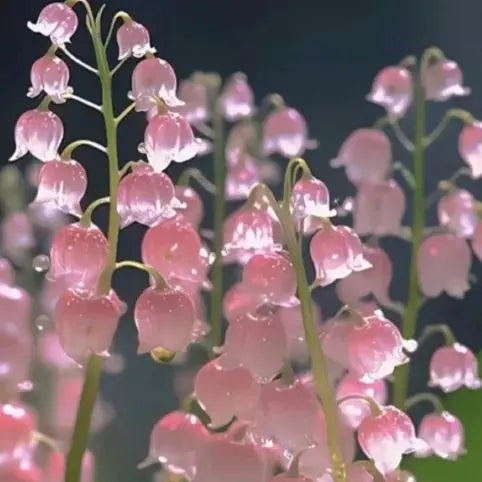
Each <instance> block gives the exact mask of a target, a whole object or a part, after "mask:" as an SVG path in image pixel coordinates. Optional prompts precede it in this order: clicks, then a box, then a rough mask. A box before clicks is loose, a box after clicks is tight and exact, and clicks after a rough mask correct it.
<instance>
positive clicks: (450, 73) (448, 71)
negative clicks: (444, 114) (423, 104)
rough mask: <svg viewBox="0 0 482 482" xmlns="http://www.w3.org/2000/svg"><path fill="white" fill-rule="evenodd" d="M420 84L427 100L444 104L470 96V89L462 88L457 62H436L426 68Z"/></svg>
mask: <svg viewBox="0 0 482 482" xmlns="http://www.w3.org/2000/svg"><path fill="white" fill-rule="evenodd" d="M422 83H423V86H424V89H425V96H426V98H427V99H429V100H435V101H439V102H444V101H446V100H448V99H450V98H451V97H460V96H465V95H468V94H470V88H468V87H465V86H464V82H463V74H462V70H461V69H460V67H459V65H458V64H457V62H454V61H453V60H449V59H440V60H436V61H434V62H432V63H431V64H429V65H428V66H426V68H425V69H424V70H423V71H422Z"/></svg>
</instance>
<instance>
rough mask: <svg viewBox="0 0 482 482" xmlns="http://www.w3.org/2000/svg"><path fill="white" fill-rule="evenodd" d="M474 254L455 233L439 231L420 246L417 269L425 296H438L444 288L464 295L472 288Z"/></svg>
mask: <svg viewBox="0 0 482 482" xmlns="http://www.w3.org/2000/svg"><path fill="white" fill-rule="evenodd" d="M471 263H472V256H471V253H470V249H469V246H468V244H467V242H466V241H464V240H463V239H460V238H458V237H457V236H454V235H453V234H435V235H433V236H430V237H428V238H426V239H425V240H424V241H423V242H422V244H421V245H420V249H419V251H418V255H417V269H418V280H419V283H420V289H421V290H422V292H423V294H424V295H425V296H429V297H432V298H434V297H436V296H439V295H440V294H441V293H442V291H445V292H446V293H447V294H448V295H450V296H453V297H454V298H463V297H464V295H465V292H466V291H468V290H469V288H470V286H469V272H470V265H471Z"/></svg>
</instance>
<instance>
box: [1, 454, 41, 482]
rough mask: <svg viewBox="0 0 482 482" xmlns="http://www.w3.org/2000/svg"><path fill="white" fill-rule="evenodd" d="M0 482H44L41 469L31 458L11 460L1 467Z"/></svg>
mask: <svg viewBox="0 0 482 482" xmlns="http://www.w3.org/2000/svg"><path fill="white" fill-rule="evenodd" d="M0 480H5V481H7V480H8V482H43V480H44V479H43V476H42V472H41V471H40V469H39V468H38V467H37V466H36V465H35V464H34V463H33V461H32V460H30V459H29V458H23V459H20V460H15V459H12V460H9V461H8V462H5V463H4V464H1V465H0Z"/></svg>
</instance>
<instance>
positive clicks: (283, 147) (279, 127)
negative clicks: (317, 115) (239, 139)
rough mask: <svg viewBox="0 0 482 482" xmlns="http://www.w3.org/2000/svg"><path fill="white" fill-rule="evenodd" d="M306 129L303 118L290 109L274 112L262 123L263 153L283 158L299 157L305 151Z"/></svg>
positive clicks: (285, 108) (284, 108)
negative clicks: (274, 154) (275, 154)
mask: <svg viewBox="0 0 482 482" xmlns="http://www.w3.org/2000/svg"><path fill="white" fill-rule="evenodd" d="M307 141H308V127H307V125H306V121H305V119H304V118H303V116H302V115H301V114H300V113H299V112H298V111H297V110H296V109H293V108H292V107H283V108H280V109H277V110H274V111H273V112H271V113H270V114H268V116H267V117H266V119H265V120H264V122H263V141H262V145H263V152H264V153H265V154H267V155H270V154H273V153H276V152H277V153H279V154H281V155H283V156H285V157H295V156H300V155H302V154H303V152H304V151H305V149H306V143H307Z"/></svg>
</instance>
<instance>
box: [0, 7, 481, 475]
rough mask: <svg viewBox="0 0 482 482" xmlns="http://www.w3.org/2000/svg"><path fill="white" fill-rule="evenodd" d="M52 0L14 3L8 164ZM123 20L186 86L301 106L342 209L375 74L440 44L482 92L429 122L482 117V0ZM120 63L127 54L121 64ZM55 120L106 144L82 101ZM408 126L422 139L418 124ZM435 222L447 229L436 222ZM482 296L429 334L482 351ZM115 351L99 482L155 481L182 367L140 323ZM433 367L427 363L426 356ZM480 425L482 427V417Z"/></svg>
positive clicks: (450, 167)
mask: <svg viewBox="0 0 482 482" xmlns="http://www.w3.org/2000/svg"><path fill="white" fill-rule="evenodd" d="M47 3H48V2H46V1H44V0H23V1H22V2H19V1H15V0H4V1H3V2H2V5H1V6H0V17H1V19H2V28H1V29H0V54H1V57H0V58H1V62H2V68H1V69H0V86H1V89H0V106H1V110H0V123H1V126H2V135H1V136H0V159H1V161H0V162H1V163H2V165H3V164H6V163H7V159H8V157H9V156H10V154H11V153H12V152H13V148H14V145H13V127H14V123H15V120H16V119H17V117H18V116H19V115H20V114H21V113H22V112H23V111H25V110H26V109H29V108H32V106H35V105H36V101H33V102H32V101H30V100H29V99H27V98H26V97H25V93H26V92H27V88H28V86H29V72H30V67H31V64H32V62H33V61H34V60H35V59H37V58H38V57H39V56H41V55H42V54H43V53H44V52H45V50H46V48H47V45H48V44H47V40H46V39H44V38H43V37H41V36H38V35H34V34H33V33H32V32H30V31H29V30H28V29H27V28H26V22H27V21H28V20H35V19H36V18H37V15H38V12H39V11H40V9H41V8H42V7H43V6H44V5H45V4H47ZM91 3H92V4H93V7H94V8H95V9H98V8H99V7H100V5H101V3H102V2H101V1H97V0H94V1H92V2H91ZM117 10H125V11H127V12H128V13H130V14H131V15H132V16H133V17H134V18H135V19H136V20H138V21H139V22H141V23H143V24H145V25H146V26H147V27H148V28H149V30H150V32H151V40H152V43H153V45H155V46H156V47H157V49H158V53H159V56H160V57H162V58H165V59H166V60H168V61H169V62H170V63H171V64H172V65H173V67H174V68H175V70H176V72H177V74H178V78H180V79H182V78H185V77H187V76H188V75H189V74H190V73H191V72H193V71H196V70H204V71H216V72H219V73H220V74H221V75H222V76H223V77H227V76H229V75H230V74H232V73H234V72H237V71H242V72H244V73H246V74H247V76H248V79H249V82H250V84H251V86H252V87H253V89H254V91H255V93H256V97H257V100H258V101H260V100H261V99H262V98H263V97H264V96H265V95H267V94H269V93H273V92H277V93H280V94H281V95H282V96H283V97H284V98H285V100H286V102H287V103H288V104H290V105H292V106H294V107H296V108H297V109H298V110H299V111H300V112H301V113H302V114H303V115H304V116H305V117H306V119H307V121H308V124H309V127H310V137H313V138H315V139H318V140H319V143H320V145H319V148H318V149H317V150H315V151H311V152H309V153H308V154H307V156H306V157H307V160H308V161H309V163H310V166H311V168H312V170H313V172H314V173H315V174H316V175H317V176H319V177H320V178H321V179H323V180H324V181H325V183H326V184H327V185H328V186H329V188H330V190H331V194H332V197H333V199H334V200H335V202H342V201H343V199H344V198H345V197H347V196H349V195H352V194H353V187H352V186H351V185H350V184H349V183H348V181H347V180H346V177H345V175H344V173H343V172H342V171H341V170H338V171H335V170H332V169H331V168H330V166H329V160H330V159H331V158H333V157H334V156H335V154H336V152H337V150H338V148H339V146H340V144H341V142H342V141H343V140H344V138H345V137H346V136H347V135H348V134H349V133H350V132H351V131H352V130H353V129H354V128H357V127H361V126H368V125H371V124H373V122H374V121H375V120H376V119H377V118H378V117H380V116H382V115H383V112H382V111H381V110H380V109H379V108H378V107H376V106H373V105H371V104H369V103H368V102H366V100H365V95H366V94H367V92H368V91H369V89H370V85H371V82H372V79H373V77H374V75H375V74H376V72H377V71H378V70H379V69H381V68H382V67H383V66H386V65H389V64H392V63H397V62H399V61H400V60H401V59H402V58H403V57H404V56H406V55H409V54H415V55H420V54H421V52H422V51H423V50H424V49H425V48H426V47H429V46H432V45H436V46H439V47H441V48H442V49H443V50H444V51H445V53H446V55H447V56H448V57H449V58H453V59H454V60H456V61H457V62H458V63H459V65H460V66H461V68H462V69H463V71H464V74H465V84H466V85H468V86H470V87H471V88H472V91H473V94H472V95H471V96H470V97H468V98H465V99H462V100H458V101H456V102H454V103H452V102H449V103H445V104H443V105H438V104H437V105H436V104H433V105H430V110H429V114H428V123H429V125H432V126H433V125H435V124H436V123H437V120H438V119H439V118H440V117H441V116H442V115H443V112H444V111H445V109H447V108H449V107H452V106H453V105H457V106H460V107H462V108H465V109H468V110H470V111H471V112H473V114H474V115H475V117H479V118H480V117H482V52H481V50H480V48H477V46H480V45H481V44H482V33H481V30H480V23H481V21H482V3H481V2H480V1H479V0H464V1H463V2H454V1H453V0H423V1H420V0H406V1H404V2H390V1H381V0H351V1H348V0H346V1H338V2H333V1H332V2H328V1H320V0H317V1H314V0H313V1H310V0H304V1H294V0H291V1H289V0H276V1H274V0H271V1H270V0H265V1H263V2H261V1H255V0H245V1H244V2H229V1H218V0H204V1H202V2H200V1H196V0H183V1H179V0H110V1H108V0H107V9H106V12H105V15H104V18H105V19H109V20H110V17H111V15H112V14H114V13H115V11H117ZM80 11H81V9H80V8H79V12H80ZM81 30H82V29H81ZM71 50H72V51H73V52H74V53H75V54H76V55H78V56H79V57H80V58H82V59H86V60H90V61H92V57H93V54H92V48H91V45H90V42H89V39H88V37H87V35H86V33H85V31H82V32H79V33H78V34H77V35H76V36H75V37H74V39H73V44H72V46H71ZM115 53H116V52H115V48H113V50H112V58H113V59H114V58H115ZM132 67H133V63H131V62H128V63H127V64H126V65H125V66H124V68H123V69H122V72H121V73H119V74H118V78H116V81H117V82H116V87H115V101H116V105H117V110H118V111H119V110H120V109H122V108H123V107H124V106H126V105H127V103H128V100H127V91H128V90H129V80H130V72H131V71H132ZM71 74H72V78H71V85H72V86H73V87H74V88H75V91H76V93H77V94H78V95H81V96H83V97H86V98H89V99H91V100H93V101H94V102H98V101H99V87H98V85H97V84H96V79H95V78H94V77H93V76H92V75H91V74H89V73H86V72H84V71H81V70H80V69H79V68H78V67H76V66H72V67H71ZM452 104H453V105H452ZM54 110H55V111H56V112H57V113H58V114H60V115H61V117H62V119H63V121H64V124H65V127H66V139H65V140H66V142H69V141H71V140H73V139H76V138H91V139H94V140H99V141H101V140H102V137H103V125H102V123H101V120H100V118H99V117H98V116H96V114H95V113H94V112H93V111H90V110H88V109H86V108H85V107H83V106H81V105H78V104H75V103H73V102H71V103H67V105H63V106H54ZM144 127H145V119H144V117H143V116H142V115H132V118H130V119H128V120H127V121H126V122H125V125H124V126H123V127H122V131H121V136H120V146H119V147H120V154H121V159H122V161H123V162H126V161H128V160H133V159H137V158H138V153H137V146H138V144H139V142H140V141H141V139H142V133H143V129H144ZM405 128H406V130H407V132H410V129H411V122H410V117H408V119H407V120H406V122H405ZM459 129H460V125H458V124H457V121H454V122H453V123H452V124H451V127H450V128H449V129H448V130H447V132H446V134H445V135H444V136H443V138H442V139H441V140H439V141H438V142H437V143H436V144H435V145H434V146H433V147H431V148H430V150H429V151H428V153H427V169H426V172H427V190H428V191H432V190H433V189H434V188H435V187H436V184H437V181H438V180H439V179H440V178H448V177H450V174H451V173H452V172H453V171H454V170H456V169H458V168H459V167H460V166H461V164H462V161H461V160H460V159H459V157H458V154H457V149H456V139H457V133H458V131H459ZM395 152H396V157H395V160H400V161H403V162H406V163H409V162H410V158H409V157H408V156H407V155H406V153H404V152H403V151H402V150H396V151H395ZM76 158H77V159H78V160H79V161H81V162H82V163H83V164H84V166H85V167H86V169H87V170H88V174H89V191H88V197H87V199H93V198H94V197H98V196H100V195H105V193H106V189H107V165H106V161H105V159H104V158H103V157H102V155H98V154H97V153H96V152H95V151H92V150H89V149H83V150H80V149H79V150H78V151H77V155H76ZM280 162H281V163H285V161H280ZM25 163H26V160H25V159H23V160H21V161H19V164H20V165H22V164H25ZM196 164H197V165H198V166H199V167H201V168H202V169H203V170H204V172H206V173H207V174H208V175H210V174H211V166H210V158H209V157H205V158H201V160H199V161H196ZM170 173H171V174H173V178H175V177H176V175H177V174H178V172H176V171H175V170H174V171H172V170H171V171H170ZM462 185H464V186H467V187H469V188H470V189H471V190H472V192H473V193H474V194H475V196H476V197H478V198H479V199H480V198H482V184H481V181H478V182H473V181H462ZM206 212H207V215H206V217H205V224H206V226H208V227H209V226H210V223H211V220H210V217H209V209H206ZM431 220H432V222H433V221H434V218H433V213H432V218H431ZM97 221H98V223H99V224H100V225H105V221H106V216H105V212H103V211H102V210H99V213H98V215H97ZM142 234H143V229H141V228H140V227H130V228H129V229H127V230H125V232H122V235H121V249H120V256H121V258H123V259H126V258H130V259H137V258H138V257H139V247H140V241H141V239H142ZM387 246H388V249H389V250H390V253H391V254H392V255H393V259H394V262H395V264H396V265H397V266H398V267H399V268H400V269H399V270H398V271H397V275H396V277H395V279H394V282H393V295H394V297H395V298H396V299H400V300H402V299H404V296H405V293H404V286H405V285H406V280H407V273H406V272H405V271H406V270H405V269H404V268H405V267H406V261H407V254H408V251H407V246H406V245H405V244H404V243H403V242H401V241H393V242H389V243H388V245H387ZM474 273H475V276H476V277H479V278H480V277H481V276H482V269H481V267H480V264H479V263H478V262H475V263H474ZM115 284H116V289H117V290H118V293H119V295H120V297H121V298H122V299H124V300H126V301H127V302H128V303H129V304H130V306H132V305H133V302H134V301H135V298H136V296H137V295H138V293H139V292H140V290H141V289H142V287H143V286H145V278H144V277H143V276H142V274H138V273H134V272H123V273H120V274H118V275H117V276H116V279H115ZM481 286H482V285H481V284H480V283H479V282H476V283H475V284H474V285H473V287H472V290H471V291H470V292H469V294H468V295H467V297H466V299H465V300H464V301H457V300H454V299H452V298H448V297H442V298H441V299H440V300H438V301H437V302H433V303H431V304H430V306H429V307H428V308H427V309H426V310H424V311H423V313H422V318H423V320H422V324H423V323H426V322H433V321H436V322H448V323H449V324H450V325H451V326H452V327H453V329H454V332H455V334H456V336H457V338H458V339H459V340H460V341H461V342H462V343H464V344H466V345H467V346H469V347H471V348H473V349H480V348H481V346H482V329H481V328H482V322H481V320H482V303H481V302H480V296H481V294H482V289H481ZM317 296H319V301H320V303H321V305H322V309H323V312H324V313H325V317H326V316H329V315H330V314H332V313H334V311H335V310H336V308H337V305H336V303H335V299H334V295H333V292H332V291H330V290H326V292H324V293H321V294H320V295H318V294H317ZM115 345H116V350H117V351H120V352H121V353H122V354H123V355H124V356H125V359H126V367H125V370H124V372H123V373H122V374H121V375H117V376H105V377H104V379H103V381H102V393H103V396H104V398H105V399H106V400H107V401H108V402H109V403H111V404H112V405H113V407H114V410H115V419H114V421H113V422H111V423H110V424H109V425H108V426H107V428H106V429H105V430H104V431H103V432H102V433H101V434H100V435H99V436H98V437H96V439H95V440H94V443H93V447H94V449H95V450H96V453H98V454H99V462H100V464H101V475H102V477H101V479H99V480H101V481H102V482H145V481H148V480H150V479H151V473H152V472H151V471H149V470H146V471H142V472H140V471H138V470H137V469H136V465H137V463H139V462H140V461H141V460H142V459H143V458H144V456H145V454H146V452H147V445H148V436H149V433H150V430H151V427H152V426H153V424H154V423H155V421H157V419H158V418H159V417H160V415H161V414H162V413H165V412H167V411H168V410H172V409H174V408H175V407H176V406H177V401H176V399H175V397H174V395H173V390H172V368H170V367H168V366H161V365H157V364H155V363H153V362H152V361H151V359H150V358H149V357H147V356H145V357H138V356H135V348H136V337H135V332H134V327H133V322H132V317H131V312H129V313H128V314H127V316H126V317H124V319H123V321H122V323H121V328H120V330H119V332H118V336H117V338H116V343H115ZM419 357H420V358H421V359H422V360H423V359H424V354H423V353H422V354H421V355H419ZM413 372H414V379H415V380H414V383H415V385H416V386H422V384H423V383H425V380H426V369H425V368H424V366H423V364H420V369H417V370H414V371H413ZM471 397H472V398H471ZM471 397H465V394H462V395H461V397H459V398H461V399H463V400H462V401H458V400H457V402H456V403H465V398H467V400H469V399H470V403H471V404H472V405H473V406H477V405H476V404H478V406H479V407H480V406H481V405H480V403H482V402H481V400H480V396H478V399H477V398H474V397H476V395H474V396H472V395H471ZM477 400H478V402H477ZM463 407H464V408H463V410H462V412H464V413H465V414H466V415H469V417H468V418H469V419H470V420H471V422H472V423H473V424H474V425H476V421H477V419H476V418H472V415H473V416H474V417H475V412H474V414H472V412H470V410H471V408H470V406H469V405H467V406H463ZM478 411H480V409H479V410H478ZM478 422H480V425H479V429H482V420H481V418H480V416H479V418H478ZM479 455H480V452H479ZM471 460H472V462H470V463H473V464H476V463H477V461H476V460H475V459H474V457H472V459H471ZM463 464H464V462H462V463H461V465H460V466H459V467H460V468H459V469H458V471H457V472H450V471H452V470H455V469H452V466H450V467H449V465H448V464H442V465H440V464H438V465H437V464H435V465H437V466H436V467H435V468H432V469H430V468H427V469H426V470H427V472H426V477H425V476H424V477H420V480H421V482H432V481H433V480H439V481H440V480H453V476H454V475H447V474H459V475H462V474H464V473H467V474H468V473H469V472H468V471H469V470H476V465H470V464H469V465H468V464H467V463H465V465H463ZM429 466H430V463H428V465H427V467H429ZM479 467H480V465H479ZM429 470H435V471H437V470H439V471H440V473H437V479H435V478H433V477H435V476H434V475H433V474H435V473H436V472H429ZM477 470H480V469H477ZM466 471H467V472H466ZM461 472H462V473H461ZM471 473H472V474H473V473H474V472H471ZM479 473H480V472H479ZM429 474H430V475H429ZM444 477H446V478H444ZM448 477H450V478H448ZM475 477H476V478H477V476H475ZM476 478H472V479H471V480H477V479H476ZM5 482H6V481H5Z"/></svg>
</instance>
